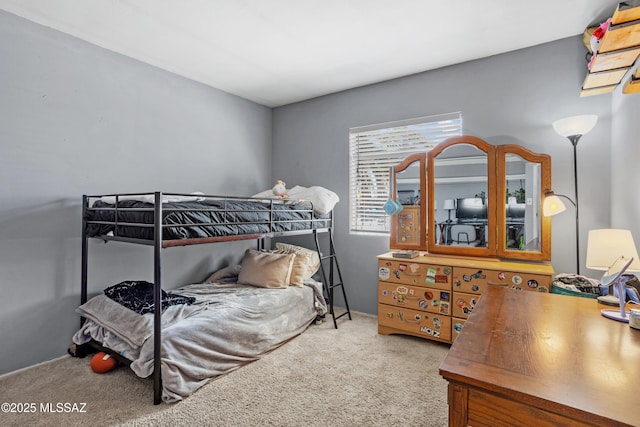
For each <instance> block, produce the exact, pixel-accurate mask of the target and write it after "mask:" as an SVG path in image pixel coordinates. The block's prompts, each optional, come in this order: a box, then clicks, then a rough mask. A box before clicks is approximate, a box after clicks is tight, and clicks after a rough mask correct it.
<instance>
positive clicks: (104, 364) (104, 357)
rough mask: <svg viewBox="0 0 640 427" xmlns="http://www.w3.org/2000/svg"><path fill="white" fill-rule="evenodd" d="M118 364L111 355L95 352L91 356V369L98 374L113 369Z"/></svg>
mask: <svg viewBox="0 0 640 427" xmlns="http://www.w3.org/2000/svg"><path fill="white" fill-rule="evenodd" d="M117 365H118V361H117V360H116V359H114V358H113V357H111V355H109V354H107V353H104V352H102V351H101V352H100V353H96V354H95V355H94V356H93V357H92V358H91V369H92V370H93V372H96V373H98V374H104V373H105V372H109V371H111V370H113V368H115V367H116V366H117Z"/></svg>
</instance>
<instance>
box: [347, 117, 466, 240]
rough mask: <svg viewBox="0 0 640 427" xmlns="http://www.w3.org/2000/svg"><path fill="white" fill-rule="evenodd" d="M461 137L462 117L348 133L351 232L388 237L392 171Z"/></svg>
mask: <svg viewBox="0 0 640 427" xmlns="http://www.w3.org/2000/svg"><path fill="white" fill-rule="evenodd" d="M461 134H462V113H460V112H458V113H449V114H441V115H437V116H429V117H420V118H416V119H409V120H402V121H398V122H389V123H382V124H377V125H370V126H362V127H357V128H351V129H349V145H350V149H349V154H350V160H349V230H350V232H351V233H389V216H388V215H387V214H385V212H384V209H383V206H384V203H385V202H386V201H387V199H388V198H389V168H390V167H391V166H393V165H397V164H398V163H400V162H401V161H402V160H404V158H405V157H407V156H409V155H411V154H414V153H420V152H426V151H430V150H431V149H432V148H433V147H435V146H436V145H438V144H439V143H440V142H442V141H444V140H446V139H448V138H451V137H454V136H460V135H461Z"/></svg>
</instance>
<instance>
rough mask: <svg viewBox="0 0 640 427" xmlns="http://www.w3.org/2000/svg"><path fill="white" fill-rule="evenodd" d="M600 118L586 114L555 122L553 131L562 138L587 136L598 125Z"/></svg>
mask: <svg viewBox="0 0 640 427" xmlns="http://www.w3.org/2000/svg"><path fill="white" fill-rule="evenodd" d="M597 121H598V116H596V115H593V114H585V115H582V116H573V117H567V118H565V119H560V120H556V121H555V122H553V129H554V130H555V131H556V132H557V133H558V134H559V135H561V136H564V137H569V136H573V135H585V134H587V133H588V132H589V131H590V130H591V129H593V127H594V126H595V125H596V122H597Z"/></svg>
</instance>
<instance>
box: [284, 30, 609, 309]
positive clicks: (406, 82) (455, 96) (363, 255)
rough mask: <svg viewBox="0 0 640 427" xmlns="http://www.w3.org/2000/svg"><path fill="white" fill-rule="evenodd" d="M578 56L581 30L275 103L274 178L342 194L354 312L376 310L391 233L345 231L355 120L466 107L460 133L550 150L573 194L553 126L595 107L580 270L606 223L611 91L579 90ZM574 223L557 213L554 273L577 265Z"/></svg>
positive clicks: (582, 154) (568, 160)
mask: <svg viewBox="0 0 640 427" xmlns="http://www.w3.org/2000/svg"><path fill="white" fill-rule="evenodd" d="M584 53H585V48H584V46H583V45H582V41H581V37H571V38H568V39H563V40H559V41H556V42H552V43H548V44H545V45H540V46H537V47H533V48H529V49H523V50H519V51H515V52H511V53H507V54H503V55H497V56H493V57H489V58H484V59H480V60H477V61H472V62H468V63H464V64H459V65H455V66H451V67H446V68H442V69H438V70H434V71H428V72H424V73H420V74H416V75H413V76H409V77H405V78H400V79H396V80H392V81H387V82H383V83H380V84H376V85H371V86H367V87H362V88H357V89H352V90H348V91H345V92H341V93H337V94H333V95H329V96H325V97H321V98H316V99H313V100H310V101H306V102H301V103H296V104H291V105H287V106H283V107H280V108H276V109H274V113H273V135H274V137H273V140H274V151H273V157H272V158H273V160H272V161H273V172H272V173H273V177H274V178H276V177H277V178H281V179H284V180H285V181H286V182H287V184H288V185H304V186H308V185H322V186H325V187H327V188H330V189H333V190H334V191H336V192H337V193H338V194H339V196H340V198H341V203H340V204H339V205H338V207H337V211H336V213H337V221H338V225H337V229H336V246H337V250H338V254H339V256H340V265H341V268H342V270H343V272H344V273H345V274H344V276H345V277H344V281H345V283H346V286H347V289H348V291H349V292H348V295H349V296H350V301H349V303H350V305H351V307H352V308H353V309H355V310H359V311H364V312H369V313H376V312H377V306H376V283H377V275H376V271H377V269H376V259H375V256H376V255H378V254H381V253H383V252H386V251H388V248H389V246H388V239H387V238H384V237H373V236H362V235H350V234H349V231H348V189H349V185H348V179H349V169H348V168H349V152H348V149H349V145H348V131H349V128H351V127H355V126H363V125H369V124H373V123H383V122H388V121H393V120H401V119H407V118H413V117H420V116H427V115H432V114H440V113H448V112H453V111H462V114H463V128H464V132H465V133H466V134H470V135H475V136H478V137H480V138H483V139H485V140H487V141H488V142H490V143H493V144H505V143H515V144H521V145H523V146H525V147H527V148H529V149H531V150H533V151H536V152H542V153H547V154H549V155H551V156H552V159H553V171H552V178H553V187H554V190H556V192H558V193H561V194H568V195H572V194H573V167H572V165H573V163H572V162H573V160H572V158H573V157H572V147H571V144H570V142H569V141H568V140H567V139H565V138H562V137H560V136H558V135H557V134H556V133H555V132H554V130H553V128H552V126H551V123H552V122H553V121H554V120H556V119H559V118H563V117H567V116H572V115H577V114H587V113H589V114H597V115H598V116H599V121H598V124H597V125H596V127H595V128H594V130H593V131H592V132H591V133H589V134H588V135H586V136H585V137H583V139H582V140H581V141H580V144H579V153H578V162H579V171H578V174H579V178H580V184H581V186H580V207H581V211H580V213H581V215H580V216H581V218H580V228H581V242H580V243H581V254H580V263H581V265H582V266H583V268H584V255H585V248H586V234H587V231H588V230H589V229H591V228H600V227H604V226H608V224H609V222H610V217H609V210H608V208H607V206H606V205H605V204H603V203H602V197H601V195H602V194H606V193H607V192H608V190H609V187H610V180H609V176H610V166H609V163H610V162H609V158H610V135H611V118H610V110H611V95H601V96H597V97H587V98H580V97H579V91H580V86H581V83H582V81H583V79H584V77H585V71H586V64H585V62H584ZM425 54H428V53H425ZM381 59H382V58H381ZM574 229H575V216H574V211H573V210H572V208H571V207H569V209H568V212H567V213H566V214H563V215H559V216H556V217H554V219H553V241H552V257H553V259H552V263H553V266H554V268H555V271H556V272H558V273H564V272H567V273H570V272H575V260H576V258H575V256H576V255H575V249H574V248H575V240H574V239H575V233H574Z"/></svg>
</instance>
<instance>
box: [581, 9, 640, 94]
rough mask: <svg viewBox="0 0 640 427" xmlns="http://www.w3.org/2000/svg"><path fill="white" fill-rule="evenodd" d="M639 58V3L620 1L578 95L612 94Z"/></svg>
mask: <svg viewBox="0 0 640 427" xmlns="http://www.w3.org/2000/svg"><path fill="white" fill-rule="evenodd" d="M639 56H640V0H631V1H624V2H620V3H618V7H617V8H616V11H615V12H614V14H613V16H612V17H611V25H610V26H609V29H608V30H607V32H606V33H605V34H604V36H603V37H602V40H601V42H600V46H599V48H598V52H597V53H596V54H595V58H594V59H593V62H592V63H591V69H590V70H589V72H588V73H587V76H586V77H585V79H584V82H583V83H582V90H581V92H580V96H591V95H599V94H602V93H609V92H612V91H613V90H614V89H615V88H616V87H617V85H619V84H620V82H621V81H622V78H623V77H624V76H625V74H627V72H628V71H629V69H630V68H631V67H632V66H633V65H634V63H635V62H636V61H637V59H638V57H639ZM633 80H634V79H633V78H631V79H630V80H629V81H627V82H626V83H625V89H626V88H627V87H628V86H631V85H633V84H635V83H634V82H633ZM636 91H637V90H636ZM633 92H635V91H631V92H626V91H625V92H624V93H633Z"/></svg>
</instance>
